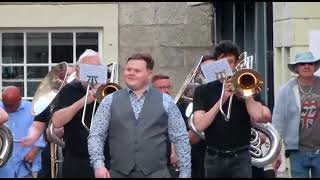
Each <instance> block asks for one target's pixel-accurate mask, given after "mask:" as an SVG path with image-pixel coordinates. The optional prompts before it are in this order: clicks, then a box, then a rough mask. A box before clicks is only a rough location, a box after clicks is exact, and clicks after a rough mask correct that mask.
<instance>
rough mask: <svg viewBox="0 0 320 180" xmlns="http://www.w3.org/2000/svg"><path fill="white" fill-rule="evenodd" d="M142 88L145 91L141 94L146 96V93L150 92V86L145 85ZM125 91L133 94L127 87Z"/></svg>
mask: <svg viewBox="0 0 320 180" xmlns="http://www.w3.org/2000/svg"><path fill="white" fill-rule="evenodd" d="M144 88H145V91H144V92H143V94H146V93H147V92H148V91H149V90H150V85H149V84H148V85H146V86H145V87H144ZM126 89H127V92H128V93H129V94H132V93H133V90H132V89H130V88H129V87H127V88H126Z"/></svg>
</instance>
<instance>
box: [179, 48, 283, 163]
mask: <svg viewBox="0 0 320 180" xmlns="http://www.w3.org/2000/svg"><path fill="white" fill-rule="evenodd" d="M239 59H240V60H241V61H240V63H239V64H238V66H237V67H236V71H235V73H234V75H233V76H232V80H231V83H232V85H233V89H234V91H235V92H236V93H237V95H238V96H240V97H242V98H247V97H252V96H256V95H257V94H258V93H259V92H260V91H261V89H262V85H263V82H262V81H261V80H260V79H261V77H260V75H259V74H258V73H257V72H255V71H254V70H252V69H251V67H252V61H253V56H250V57H247V53H246V52H244V53H242V54H241V55H240V56H239ZM200 63H201V60H200V61H199V63H197V64H196V66H195V67H194V68H193V69H192V71H191V72H190V73H189V75H188V77H187V79H186V81H185V82H184V84H183V86H182V87H181V89H180V90H179V93H178V95H177V96H176V98H175V100H176V102H177V101H178V100H179V99H180V98H181V99H187V100H188V101H191V102H190V103H189V105H188V107H187V109H186V111H185V115H186V116H187V117H188V125H189V127H190V129H191V130H192V131H193V132H194V133H196V134H197V135H198V136H199V137H200V138H201V139H202V140H205V133H204V132H199V131H198V130H197V129H196V128H195V125H194V118H193V104H192V101H193V97H188V98H185V96H184V92H185V90H186V89H187V87H188V84H189V83H190V82H191V81H192V79H194V77H195V73H196V71H197V69H198V68H199V65H200ZM225 80H226V79H225ZM225 80H224V83H225ZM223 85H224V84H223ZM223 93H224V89H222V95H221V99H222V97H223ZM231 101H232V96H230V100H229V105H228V107H229V108H228V115H226V114H225V113H224V112H223V110H222V104H220V111H222V112H221V113H222V114H223V115H224V117H225V119H226V120H229V118H230V112H231V109H230V108H231ZM220 102H222V100H220ZM252 126H253V128H251V139H250V154H251V162H252V165H253V166H256V167H265V166H266V165H268V164H270V163H272V162H273V160H274V159H275V158H277V156H278V155H279V153H280V150H281V138H280V136H279V134H278V132H277V131H276V130H275V128H274V127H273V126H272V125H271V123H252ZM256 129H257V130H256ZM258 131H260V132H262V133H264V134H265V135H266V136H267V137H268V138H269V140H270V149H269V150H268V152H267V154H265V155H264V156H263V155H262V151H261V149H260V148H259V146H260V138H259V134H258Z"/></svg>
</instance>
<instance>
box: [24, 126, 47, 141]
mask: <svg viewBox="0 0 320 180" xmlns="http://www.w3.org/2000/svg"><path fill="white" fill-rule="evenodd" d="M45 128H46V124H45V123H44V122H40V121H33V122H32V125H31V127H30V128H29V132H28V135H27V136H26V137H23V138H22V140H21V145H22V146H31V145H32V144H34V143H35V142H36V141H37V139H39V137H40V136H41V134H42V133H43V132H44V130H45Z"/></svg>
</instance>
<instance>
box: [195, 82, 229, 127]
mask: <svg viewBox="0 0 320 180" xmlns="http://www.w3.org/2000/svg"><path fill="white" fill-rule="evenodd" d="M204 88H206V86H199V87H198V88H196V91H195V93H194V98H193V100H194V102H193V103H194V104H193V105H194V106H193V107H194V109H195V107H196V106H200V108H198V109H199V110H195V112H194V125H195V127H196V129H197V130H198V131H199V132H203V131H204V130H206V129H207V128H208V127H209V126H210V125H211V124H212V122H213V121H214V120H215V117H216V116H217V114H218V113H219V112H220V101H221V98H220V99H219V100H218V101H217V102H216V104H215V105H214V106H213V107H212V108H211V109H210V110H209V111H208V112H206V111H205V110H204V107H203V103H204V102H205V101H207V99H205V98H206V97H202V96H203V95H202V94H204V93H203V92H202V91H203V90H205V89H204ZM231 95H232V92H231V88H230V85H229V84H226V85H225V89H224V93H223V98H222V105H223V104H225V102H226V101H227V100H228V99H229V97H230V96H231Z"/></svg>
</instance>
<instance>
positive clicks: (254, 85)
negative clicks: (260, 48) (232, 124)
mask: <svg viewBox="0 0 320 180" xmlns="http://www.w3.org/2000/svg"><path fill="white" fill-rule="evenodd" d="M239 59H240V62H239V64H238V65H237V66H236V67H235V72H234V74H233V76H232V77H231V86H232V87H231V88H232V91H233V92H234V93H236V94H237V95H238V96H239V97H240V98H244V99H245V98H249V97H255V96H256V95H258V94H259V93H260V92H261V90H262V86H263V81H262V80H261V79H262V78H261V76H260V74H259V73H258V72H257V71H255V70H253V69H252V64H253V56H252V55H251V56H249V57H247V52H243V53H242V54H241V55H240V56H239ZM227 79H228V78H227V77H224V78H223V86H222V91H221V97H220V112H221V114H222V115H223V116H224V118H225V121H229V120H230V113H231V104H232V99H233V95H234V93H232V95H231V96H230V99H229V104H228V110H227V114H225V112H224V111H223V109H222V99H223V95H224V85H225V84H226V81H227Z"/></svg>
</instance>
